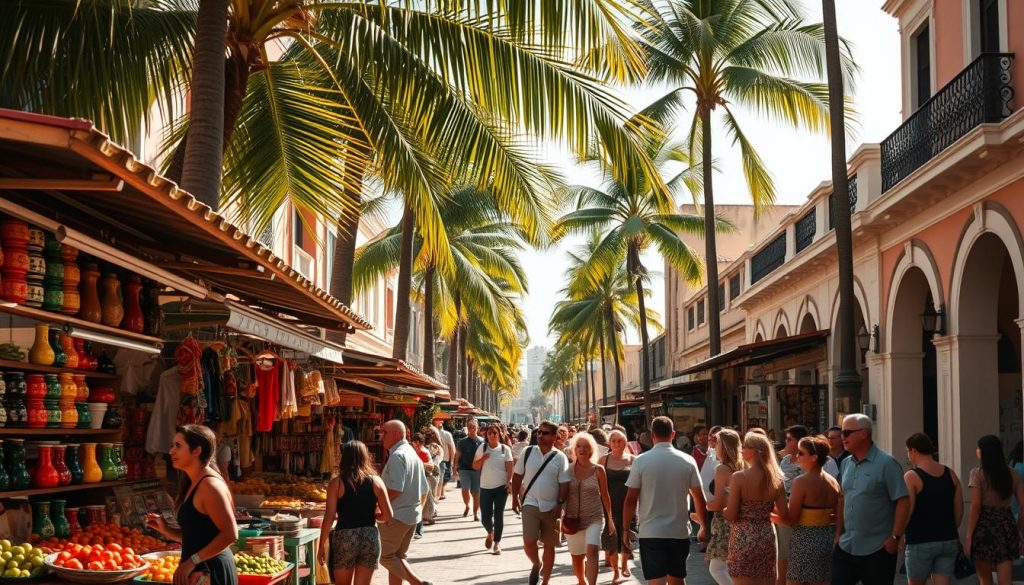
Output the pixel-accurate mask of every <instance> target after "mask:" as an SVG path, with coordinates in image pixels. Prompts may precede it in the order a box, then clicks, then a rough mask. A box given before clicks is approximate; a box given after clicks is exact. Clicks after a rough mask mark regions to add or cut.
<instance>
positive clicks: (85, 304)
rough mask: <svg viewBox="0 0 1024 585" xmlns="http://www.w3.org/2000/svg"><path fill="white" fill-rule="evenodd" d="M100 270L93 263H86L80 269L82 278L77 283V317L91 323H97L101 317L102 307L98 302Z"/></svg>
mask: <svg viewBox="0 0 1024 585" xmlns="http://www.w3.org/2000/svg"><path fill="white" fill-rule="evenodd" d="M99 279H100V271H99V268H98V267H97V266H96V265H95V264H92V263H90V264H86V265H85V268H84V269H83V270H82V279H81V281H79V283H78V293H79V295H80V305H81V306H80V308H79V310H78V317H79V318H80V319H84V320H86V321H90V322H92V323H99V322H100V321H101V320H102V319H103V307H102V306H101V304H100V295H99V288H98V287H99Z"/></svg>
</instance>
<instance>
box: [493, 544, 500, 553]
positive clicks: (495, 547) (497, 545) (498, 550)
mask: <svg viewBox="0 0 1024 585" xmlns="http://www.w3.org/2000/svg"><path fill="white" fill-rule="evenodd" d="M493 554H496V555H500V554H501V545H500V544H498V543H494V552H493Z"/></svg>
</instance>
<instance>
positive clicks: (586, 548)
mask: <svg viewBox="0 0 1024 585" xmlns="http://www.w3.org/2000/svg"><path fill="white" fill-rule="evenodd" d="M572 454H573V460H574V462H573V464H572V465H571V466H570V467H569V476H570V477H571V478H572V479H571V482H570V484H569V497H568V498H567V499H566V502H565V507H564V508H563V511H564V513H565V516H564V517H563V519H562V530H563V531H564V532H565V533H566V535H567V539H566V540H568V544H569V554H570V555H572V571H573V573H575V575H576V580H577V581H579V585H584V583H588V584H589V585H594V584H595V583H597V565H598V558H597V549H598V547H600V546H601V528H602V527H603V525H604V519H605V518H608V519H609V520H610V519H611V517H612V502H611V499H610V498H609V497H608V476H607V475H606V474H605V471H604V467H601V466H600V465H598V464H597V443H596V442H594V437H592V436H590V434H589V433H579V434H577V435H576V436H575V437H574V438H573V441H572ZM607 528H608V531H609V532H611V533H612V534H615V523H614V522H609V523H608V527H607Z"/></svg>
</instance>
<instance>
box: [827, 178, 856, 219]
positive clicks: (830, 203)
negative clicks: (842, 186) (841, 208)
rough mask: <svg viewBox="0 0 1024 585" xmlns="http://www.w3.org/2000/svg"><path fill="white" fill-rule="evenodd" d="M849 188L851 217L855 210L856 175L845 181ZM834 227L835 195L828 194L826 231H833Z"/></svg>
mask: <svg viewBox="0 0 1024 585" xmlns="http://www.w3.org/2000/svg"><path fill="white" fill-rule="evenodd" d="M847 181H848V183H847V184H848V185H849V187H850V191H849V193H850V197H849V199H850V215H853V213H854V211H856V210H857V175H854V176H852V177H850V178H849V179H847ZM835 227H836V194H835V193H830V194H829V196H828V229H830V230H831V229H835Z"/></svg>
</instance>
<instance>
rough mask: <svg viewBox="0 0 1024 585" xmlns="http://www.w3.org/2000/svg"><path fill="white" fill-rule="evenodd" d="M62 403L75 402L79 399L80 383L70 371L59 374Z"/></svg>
mask: <svg viewBox="0 0 1024 585" xmlns="http://www.w3.org/2000/svg"><path fill="white" fill-rule="evenodd" d="M59 378H60V402H61V404H74V403H75V401H76V400H78V384H77V383H75V378H74V375H73V374H71V373H70V372H64V373H61V374H59Z"/></svg>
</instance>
